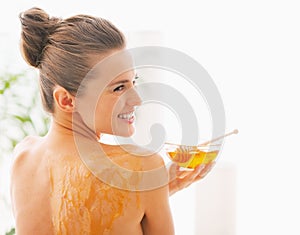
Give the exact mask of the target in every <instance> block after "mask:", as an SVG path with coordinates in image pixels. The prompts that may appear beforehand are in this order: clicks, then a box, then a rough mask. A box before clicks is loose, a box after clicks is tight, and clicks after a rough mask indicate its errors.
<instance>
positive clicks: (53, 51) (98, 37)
mask: <svg viewBox="0 0 300 235" xmlns="http://www.w3.org/2000/svg"><path fill="white" fill-rule="evenodd" d="M20 20H21V23H22V38H21V50H22V54H23V57H24V59H25V60H26V61H27V63H28V64H29V65H31V66H33V67H35V68H37V69H38V70H39V79H40V90H41V96H42V101H43V105H44V108H45V110H46V111H48V112H49V113H50V114H51V116H52V122H51V126H50V129H49V132H48V133H47V135H46V136H44V137H33V136H31V137H27V138H25V139H24V140H23V141H22V142H20V143H19V144H18V145H17V147H16V148H15V151H14V163H13V167H12V181H11V192H12V194H11V195H12V203H13V211H14V216H15V221H16V233H17V234H19V235H21V234H53V233H54V234H121V233H123V234H142V233H144V234H173V233H174V228H173V222H172V216H171V213H170V208H169V202H168V197H169V187H168V184H165V185H164V186H162V187H159V188H156V189H153V190H148V191H145V192H137V191H128V190H124V189H120V188H115V187H113V186H112V185H110V184H109V182H103V181H101V180H100V179H98V178H97V176H95V175H94V174H92V173H91V171H90V170H89V169H88V168H87V167H86V165H85V164H84V162H82V160H81V158H80V156H79V155H80V153H78V151H77V148H78V142H75V140H74V135H76V138H77V139H76V140H77V141H78V139H79V142H80V144H83V145H84V146H87V147H86V148H85V149H87V151H86V152H85V154H86V155H87V156H88V157H89V158H90V159H91V158H96V159H99V158H101V152H93V149H90V148H89V146H91V145H92V146H101V148H102V149H104V152H105V157H106V158H109V159H110V160H111V161H112V162H113V163H114V165H117V166H120V167H121V168H125V169H128V170H131V171H134V170H135V171H140V172H143V171H149V170H151V169H155V168H158V167H163V161H162V159H161V157H160V156H159V155H157V154H155V153H154V154H151V155H150V156H149V157H147V158H139V157H138V156H133V155H132V154H131V153H130V152H126V151H125V150H124V149H123V148H122V147H121V146H110V145H105V144H100V143H99V142H98V141H99V138H100V136H101V134H102V133H108V134H114V135H120V136H130V135H131V134H132V133H133V131H134V129H133V126H132V124H133V122H134V115H133V113H134V109H135V107H136V106H138V105H140V103H141V100H140V98H139V96H138V94H137V93H136V91H135V87H134V84H135V78H136V75H135V73H134V71H133V70H130V71H126V72H123V73H121V74H119V75H118V76H114V77H113V78H112V77H111V76H103V74H100V75H99V74H96V76H92V78H90V77H89V76H87V74H88V73H89V72H90V70H91V69H92V68H93V67H94V66H95V64H97V63H99V62H101V61H104V60H105V59H106V58H109V57H110V56H111V55H113V54H115V53H117V52H121V51H122V50H124V48H125V46H126V45H125V39H124V36H123V34H122V33H121V32H120V31H119V30H118V29H117V28H116V27H115V26H114V25H113V24H111V23H110V22H109V21H107V20H105V19H102V18H98V17H92V16H87V15H76V16H73V17H70V18H67V19H59V18H56V17H50V16H49V15H48V14H47V13H46V12H44V11H43V10H42V9H39V8H32V9H29V10H27V11H25V12H23V13H22V14H21V15H20ZM93 75H95V74H94V73H93ZM86 76H87V77H88V78H89V79H87V81H85V82H84V83H83V80H84V79H85V78H86ZM99 80H101V81H100V82H99ZM82 83H83V84H84V86H82ZM95 83H96V84H97V85H96V86H95ZM79 88H80V89H79ZM95 89H96V90H95ZM99 89H100V90H99ZM94 104H96V105H95V106H93V105H94ZM62 143H63V144H62ZM81 146H82V145H81ZM102 173H103V172H102ZM104 173H105V174H106V175H108V177H107V179H114V177H115V175H116V174H117V175H118V172H117V171H113V169H111V170H109V172H104ZM120 180H121V181H122V182H123V183H124V184H126V183H127V182H129V181H130V182H133V184H134V182H138V181H136V180H134V179H133V178H132V177H131V178H130V179H129V178H121V179H120ZM137 180H138V179H137ZM41 208H42V209H41ZM29 215H30V216H29Z"/></svg>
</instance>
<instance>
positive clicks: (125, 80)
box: [108, 74, 138, 87]
mask: <svg viewBox="0 0 300 235" xmlns="http://www.w3.org/2000/svg"><path fill="white" fill-rule="evenodd" d="M137 78H138V76H137V74H135V77H134V80H133V81H135V80H136V79H137ZM127 82H130V80H128V79H124V80H120V81H116V82H113V83H110V84H109V85H108V86H109V87H111V86H114V85H117V84H124V83H127Z"/></svg>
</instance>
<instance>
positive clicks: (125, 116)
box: [118, 112, 133, 120]
mask: <svg viewBox="0 0 300 235" xmlns="http://www.w3.org/2000/svg"><path fill="white" fill-rule="evenodd" d="M132 116H133V112H131V113H126V114H119V115H118V117H119V118H122V119H128V120H129V119H130V118H132Z"/></svg>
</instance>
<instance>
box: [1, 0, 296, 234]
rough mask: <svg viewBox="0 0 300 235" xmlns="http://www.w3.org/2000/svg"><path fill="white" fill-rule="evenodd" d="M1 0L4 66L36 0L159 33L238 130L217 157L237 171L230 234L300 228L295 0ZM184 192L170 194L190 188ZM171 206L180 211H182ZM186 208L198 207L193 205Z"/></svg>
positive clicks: (61, 11) (60, 11) (53, 9)
mask: <svg viewBox="0 0 300 235" xmlns="http://www.w3.org/2000/svg"><path fill="white" fill-rule="evenodd" d="M6 4H8V5H6V6H2V7H1V9H0V17H1V20H0V31H1V32H0V36H1V44H0V50H1V54H0V61H1V69H2V68H3V67H5V66H8V67H10V68H14V66H18V67H22V66H25V65H24V63H23V62H22V60H21V59H20V58H19V55H18V54H17V53H18V52H17V51H18V50H17V49H16V47H18V45H17V44H18V36H19V35H18V33H19V32H18V29H19V25H18V19H17V14H18V13H19V12H20V11H21V10H24V9H26V8H29V7H31V6H34V5H37V6H40V7H43V8H45V9H46V10H48V11H49V13H50V14H53V15H56V16H57V15H61V16H68V15H72V14H75V13H88V14H96V15H99V16H103V17H105V18H108V19H110V20H111V21H112V22H114V23H115V24H116V25H117V26H119V28H121V29H123V31H130V30H133V31H134V30H160V31H162V32H163V33H164V35H165V44H166V45H167V46H168V47H171V48H175V49H178V50H181V51H183V52H185V53H187V54H188V55H190V56H192V57H193V58H195V59H197V60H198V61H199V63H200V64H202V65H203V66H204V68H206V70H207V71H208V72H209V73H210V75H211V76H212V78H213V79H214V81H215V83H216V84H217V86H218V88H219V90H220V93H221V95H222V98H223V102H224V105H225V109H226V115H227V129H228V130H231V129H234V128H238V129H239V130H240V133H239V135H238V136H235V137H230V139H228V140H227V141H226V142H225V146H224V148H223V151H222V156H221V159H220V161H226V162H231V163H232V164H233V165H234V166H236V169H237V178H236V179H237V182H236V186H237V195H236V203H237V204H236V206H237V207H236V215H237V221H236V226H237V228H236V234H242V235H248V234H249V235H250V234H251V235H252V234H299V233H300V228H299V226H298V219H299V213H300V202H299V198H300V195H299V194H300V193H299V190H297V185H298V179H300V171H299V170H298V168H299V167H298V165H299V159H300V158H299V153H298V147H297V143H298V139H299V138H298V137H297V136H298V133H299V131H300V125H299V123H298V120H300V117H299V116H300V112H299V111H298V109H299V108H298V107H299V100H300V99H299V98H300V97H299V96H300V95H299V91H298V90H299V85H298V82H297V80H298V79H299V75H300V72H299V62H300V57H299V55H300V44H299V41H300V34H299V22H300V15H299V13H298V12H299V7H298V4H297V1H296V0H295V1H293V0H286V1H278V0H277V1H276V0H275V1H274V0H273V1H271V0H260V1H258V0H253V1H237V0H236V1H234V0H229V1H218V0H211V1H194V2H192V1H182V2H175V1H158V0H155V1H131V2H130V3H129V2H125V1H119V2H115V1H106V2H104V3H95V2H92V1H90V4H88V2H87V1H85V2H83V1H81V2H72V3H70V4H67V3H65V2H62V1H55V0H52V1H26V2H20V1H16V0H12V1H9V2H8V3H6ZM59 4H63V5H59ZM15 6H17V7H15ZM3 40H4V41H5V44H3ZM3 51H5V54H3V53H2V52H3ZM4 65H5V66H4ZM212 174H213V172H212ZM211 176H212V175H211ZM208 177H210V175H209V176H208ZM206 180H207V181H208V180H209V178H207V179H206ZM204 182H205V181H203V182H202V183H203V184H204ZM202 183H201V182H199V183H198V185H197V186H199V187H200V186H201V184H202ZM188 190H191V191H192V190H193V188H191V189H188ZM188 190H187V191H186V192H181V193H180V194H178V195H175V197H176V198H179V197H181V196H182V195H187V194H188V193H187V192H189V191H188ZM189 196H191V194H189ZM189 196H188V197H189ZM221 196H222V195H220V197H221ZM176 198H174V199H172V200H177V199H176ZM180 207H181V208H182V205H181V206H180V205H178V208H180ZM175 212H176V213H177V214H176V215H175V217H176V218H178V217H177V215H179V214H180V213H181V212H180V211H178V210H176V211H175ZM184 212H185V213H191V214H193V213H195V212H194V208H189V209H186V208H185V210H184ZM186 216H188V215H186ZM0 218H1V217H0ZM176 223H177V224H176V226H177V227H178V230H179V231H180V232H178V234H183V233H182V231H184V227H183V228H182V224H180V221H179V220H178V221H176ZM191 223H193V222H191ZM184 226H188V225H186V224H185V225H184ZM193 226H194V225H192V227H193ZM221 235H222V234H221Z"/></svg>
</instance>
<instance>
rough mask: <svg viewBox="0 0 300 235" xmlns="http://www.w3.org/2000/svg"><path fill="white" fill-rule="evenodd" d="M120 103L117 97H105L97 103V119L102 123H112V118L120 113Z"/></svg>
mask: <svg viewBox="0 0 300 235" xmlns="http://www.w3.org/2000/svg"><path fill="white" fill-rule="evenodd" d="M117 110H118V102H117V98H116V97H104V98H101V99H99V101H98V103H97V108H96V113H95V116H96V117H95V119H96V120H97V121H100V120H102V122H107V121H111V118H112V117H114V116H115V115H116V113H117V112H118V111H117Z"/></svg>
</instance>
